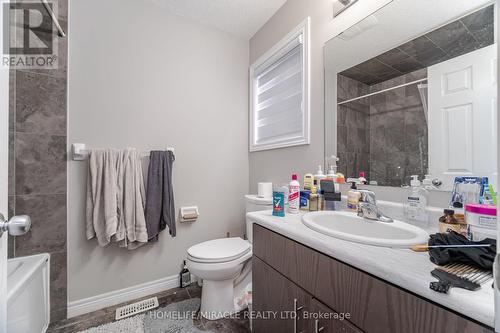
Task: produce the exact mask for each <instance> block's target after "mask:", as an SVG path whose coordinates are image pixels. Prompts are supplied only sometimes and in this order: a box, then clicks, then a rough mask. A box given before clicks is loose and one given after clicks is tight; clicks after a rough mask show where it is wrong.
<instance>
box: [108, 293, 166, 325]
mask: <svg viewBox="0 0 500 333" xmlns="http://www.w3.org/2000/svg"><path fill="white" fill-rule="evenodd" d="M158 306H159V304H158V297H152V298H148V299H145V300H143V301H139V302H135V303H132V304H129V305H125V306H122V307H120V308H118V309H116V317H115V319H116V320H119V319H123V318H127V317H130V316H134V315H136V314H139V313H141V312H145V311H148V310H151V309H154V308H157V307H158Z"/></svg>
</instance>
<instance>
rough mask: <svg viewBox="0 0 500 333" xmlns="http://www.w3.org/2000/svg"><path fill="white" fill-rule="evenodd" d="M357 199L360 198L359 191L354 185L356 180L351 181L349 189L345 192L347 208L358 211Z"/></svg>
mask: <svg viewBox="0 0 500 333" xmlns="http://www.w3.org/2000/svg"><path fill="white" fill-rule="evenodd" d="M359 199H361V193H359V191H358V188H357V187H356V182H354V181H353V182H352V184H351V189H350V190H349V192H347V209H348V210H351V211H353V212H357V211H358V206H359Z"/></svg>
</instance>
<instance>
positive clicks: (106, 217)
mask: <svg viewBox="0 0 500 333" xmlns="http://www.w3.org/2000/svg"><path fill="white" fill-rule="evenodd" d="M118 157H119V152H118V151H117V150H113V149H93V150H92V151H91V152H90V156H89V169H88V170H89V171H88V176H87V209H86V215H87V218H86V226H87V239H92V238H94V237H96V236H97V241H98V243H99V245H100V246H106V245H108V244H109V242H110V240H111V238H112V237H113V236H115V234H116V232H117V228H118V209H117V208H118V200H117V198H118V197H117V195H118V192H117V185H116V179H117V178H116V177H117V161H118Z"/></svg>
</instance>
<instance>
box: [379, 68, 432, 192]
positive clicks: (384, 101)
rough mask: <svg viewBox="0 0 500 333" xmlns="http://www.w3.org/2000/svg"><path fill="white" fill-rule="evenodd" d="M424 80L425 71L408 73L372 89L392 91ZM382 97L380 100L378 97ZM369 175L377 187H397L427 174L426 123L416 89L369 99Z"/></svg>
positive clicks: (406, 88)
mask: <svg viewBox="0 0 500 333" xmlns="http://www.w3.org/2000/svg"><path fill="white" fill-rule="evenodd" d="M426 76H427V70H426V69H423V70H418V71H415V72H412V73H408V74H406V75H403V76H401V77H398V78H394V79H391V80H389V81H387V82H382V83H379V84H377V85H375V86H372V90H374V89H375V90H376V91H377V90H381V89H386V88H389V87H391V86H392V87H394V86H396V85H399V84H402V83H408V82H412V81H415V80H418V79H421V78H425V77H426ZM382 96H383V97H382ZM371 99H372V104H371V106H370V111H371V115H370V168H371V169H370V172H371V177H372V178H371V179H372V180H376V181H377V182H378V183H379V185H388V186H401V185H405V184H408V183H409V180H410V176H411V175H413V174H418V175H420V176H421V177H422V176H423V175H425V174H426V173H427V165H428V162H427V160H428V144H427V121H426V118H425V112H424V109H423V106H422V101H421V99H420V93H419V91H418V89H417V85H416V84H414V85H410V86H406V87H403V88H398V89H395V90H391V91H388V92H384V93H380V94H379V95H375V96H372V97H371Z"/></svg>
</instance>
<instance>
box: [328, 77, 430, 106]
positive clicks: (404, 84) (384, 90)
mask: <svg viewBox="0 0 500 333" xmlns="http://www.w3.org/2000/svg"><path fill="white" fill-rule="evenodd" d="M423 81H427V78H424V79H419V80H415V81H412V82H408V83H403V84H400V85H399V86H395V87H391V88H387V89H383V90H380V91H376V92H372V93H369V94H366V95H363V96H359V97H356V98H351V99H348V100H347V101H342V102H339V103H337V105H342V104H346V103H349V102H354V101H357V100H358V99H362V98H366V97H370V96H373V95H378V94H381V93H383V92H386V91H391V90H394V89H398V88H402V87H406V86H409V85H411V84H415V83H419V82H423Z"/></svg>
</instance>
